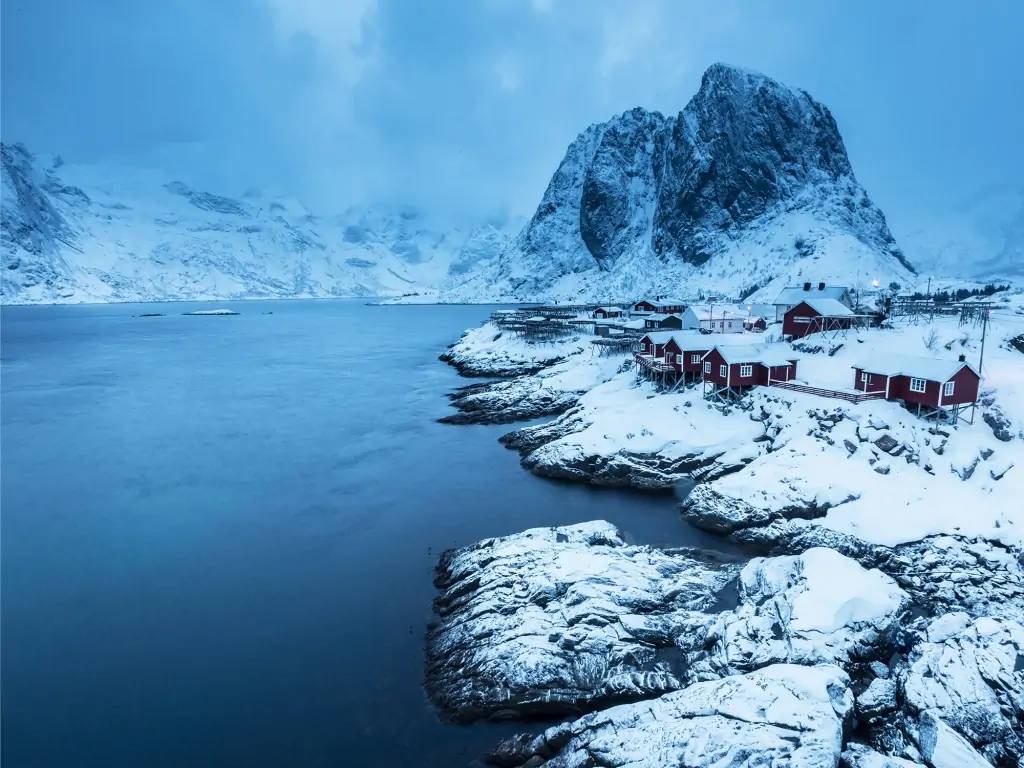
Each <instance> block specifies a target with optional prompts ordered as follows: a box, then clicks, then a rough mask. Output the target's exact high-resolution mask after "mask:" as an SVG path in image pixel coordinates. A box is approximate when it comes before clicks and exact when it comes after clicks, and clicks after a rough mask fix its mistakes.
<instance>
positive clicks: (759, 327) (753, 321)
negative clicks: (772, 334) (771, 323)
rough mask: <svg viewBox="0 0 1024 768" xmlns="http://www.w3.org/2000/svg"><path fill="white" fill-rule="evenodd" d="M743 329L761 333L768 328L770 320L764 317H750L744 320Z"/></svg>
mask: <svg viewBox="0 0 1024 768" xmlns="http://www.w3.org/2000/svg"><path fill="white" fill-rule="evenodd" d="M743 330H745V331H753V332H754V333H761V332H762V331H767V330H768V321H767V320H765V319H764V318H763V317H748V318H747V319H746V320H744V321H743Z"/></svg>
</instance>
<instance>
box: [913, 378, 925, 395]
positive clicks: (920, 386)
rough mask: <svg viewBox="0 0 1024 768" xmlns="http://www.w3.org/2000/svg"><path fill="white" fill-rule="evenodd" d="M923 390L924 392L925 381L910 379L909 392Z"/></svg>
mask: <svg viewBox="0 0 1024 768" xmlns="http://www.w3.org/2000/svg"><path fill="white" fill-rule="evenodd" d="M924 390H925V380H924V379H918V378H911V379H910V391H911V392H924Z"/></svg>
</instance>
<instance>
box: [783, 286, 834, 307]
mask: <svg viewBox="0 0 1024 768" xmlns="http://www.w3.org/2000/svg"><path fill="white" fill-rule="evenodd" d="M848 292H849V289H848V288H847V287H846V286H844V285H826V286H825V287H824V288H820V289H819V288H818V284H817V283H814V284H813V285H812V286H811V287H810V288H809V289H808V290H806V291H805V290H804V288H803V286H802V285H798V286H795V287H793V288H783V289H782V291H781V292H780V293H779V295H778V297H777V298H776V299H775V302H774V303H775V304H785V305H786V306H792V305H794V304H799V303H800V302H801V301H806V300H807V299H809V298H812V297H813V298H819V299H837V300H838V299H841V298H842V297H843V296H844V295H845V294H847V293H848Z"/></svg>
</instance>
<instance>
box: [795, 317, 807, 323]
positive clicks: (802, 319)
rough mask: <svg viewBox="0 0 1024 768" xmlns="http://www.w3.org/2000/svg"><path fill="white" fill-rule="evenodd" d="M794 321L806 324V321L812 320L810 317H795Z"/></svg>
mask: <svg viewBox="0 0 1024 768" xmlns="http://www.w3.org/2000/svg"><path fill="white" fill-rule="evenodd" d="M793 322H794V323H804V324H806V323H809V322H811V318H809V317H794V318H793Z"/></svg>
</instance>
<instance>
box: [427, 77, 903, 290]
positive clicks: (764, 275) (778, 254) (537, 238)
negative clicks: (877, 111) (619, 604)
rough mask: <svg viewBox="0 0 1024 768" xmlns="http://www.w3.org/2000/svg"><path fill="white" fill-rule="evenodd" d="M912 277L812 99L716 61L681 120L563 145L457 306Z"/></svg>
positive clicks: (636, 122) (634, 125)
mask: <svg viewBox="0 0 1024 768" xmlns="http://www.w3.org/2000/svg"><path fill="white" fill-rule="evenodd" d="M858 274H860V275H870V276H871V277H867V278H864V280H865V281H868V280H870V279H872V278H877V279H880V280H883V281H884V282H885V283H888V282H889V281H891V280H897V281H900V282H901V283H902V284H904V285H906V284H908V282H909V281H910V280H911V279H912V277H913V275H912V272H911V270H910V269H909V265H908V263H907V262H906V260H905V259H904V258H903V255H902V253H901V251H900V250H899V248H898V247H897V246H896V244H895V241H894V240H893V237H892V235H891V233H890V232H889V228H888V226H887V225H886V221H885V217H884V216H883V214H882V212H881V211H880V210H879V209H878V208H877V207H876V206H875V205H874V203H873V202H872V201H871V199H870V198H869V197H868V195H867V193H866V192H865V191H864V189H863V188H862V187H861V186H860V184H859V183H858V182H857V180H856V178H855V177H854V173H853V169H852V168H851V166H850V161H849V158H848V157H847V154H846V149H845V147H844V145H843V141H842V138H841V137H840V135H839V130H838V127H837V126H836V123H835V120H834V119H833V117H832V115H831V114H830V113H829V111H828V109H827V108H825V107H824V106H823V105H821V104H819V103H818V102H816V101H814V99H812V98H811V97H810V96H808V95H807V94H806V93H804V92H803V91H799V90H795V89H790V88H787V87H786V86H784V85H781V84H780V83H777V82H775V81H774V80H771V79H770V78H768V77H765V76H764V75H760V74H757V73H754V72H749V71H746V70H741V69H738V68H735V67H730V66H727V65H723V64H716V65H714V66H712V67H710V68H709V69H708V70H707V72H705V74H704V77H703V80H702V82H701V87H700V90H699V91H698V92H697V94H696V95H695V96H694V97H693V98H692V99H691V100H690V102H689V103H688V104H687V105H686V107H685V108H684V109H683V111H682V112H680V113H679V114H678V115H676V116H674V117H671V116H670V117H665V116H663V115H661V114H659V113H657V112H648V111H646V110H644V109H640V108H637V109H633V110H630V111H628V112H625V113H623V114H622V115H619V116H618V117H615V118H613V119H611V120H609V121H608V122H606V123H601V124H597V125H592V126H590V127H589V128H587V129H586V130H585V131H584V132H583V133H581V134H580V136H579V137H578V138H577V139H576V140H575V141H574V142H573V143H572V144H571V145H570V146H569V148H568V150H567V152H566V155H565V157H564V159H563V160H562V162H561V164H560V165H559V167H558V169H557V170H556V171H555V173H554V175H553V176H552V178H551V182H550V183H549V185H548V188H547V190H546V191H545V193H544V196H543V198H542V200H541V202H540V205H539V206H538V208H537V211H536V213H535V214H534V216H533V218H532V219H531V220H530V222H529V223H528V224H527V226H526V227H525V228H524V229H523V231H522V232H521V233H520V234H519V236H518V237H517V238H516V239H515V241H514V242H513V243H512V245H511V246H510V247H509V248H508V249H506V250H505V251H503V252H502V253H501V254H500V256H499V257H498V258H496V259H494V260H491V261H488V262H487V263H485V264H483V265H482V268H481V269H480V270H479V271H478V272H477V273H476V274H475V275H474V276H473V277H471V278H470V279H469V280H467V281H465V282H464V283H462V284H460V285H457V286H452V287H451V288H450V289H449V290H448V291H447V292H445V293H443V296H444V297H445V298H448V299H451V300H479V299H480V298H481V297H488V298H491V299H502V300H509V299H513V300H542V299H544V300H576V299H580V298H587V299H593V300H601V299H605V298H609V297H615V298H628V297H632V296H637V295H639V294H646V293H650V294H654V295H675V294H677V293H678V292H679V287H680V286H685V288H686V290H687V291H690V292H694V293H696V292H697V291H699V290H706V291H714V292H725V293H727V294H734V295H739V294H741V293H742V294H746V293H749V292H750V290H753V289H757V288H760V289H761V291H760V293H761V294H763V295H762V296H759V298H763V299H765V300H769V301H770V300H771V299H772V298H774V294H775V293H777V292H778V289H779V287H781V286H783V285H785V284H787V283H793V282H794V281H802V280H804V279H811V280H827V281H830V282H832V281H837V282H841V283H844V284H851V283H853V282H855V281H856V279H857V276H858Z"/></svg>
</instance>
